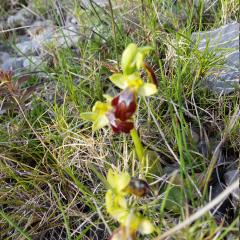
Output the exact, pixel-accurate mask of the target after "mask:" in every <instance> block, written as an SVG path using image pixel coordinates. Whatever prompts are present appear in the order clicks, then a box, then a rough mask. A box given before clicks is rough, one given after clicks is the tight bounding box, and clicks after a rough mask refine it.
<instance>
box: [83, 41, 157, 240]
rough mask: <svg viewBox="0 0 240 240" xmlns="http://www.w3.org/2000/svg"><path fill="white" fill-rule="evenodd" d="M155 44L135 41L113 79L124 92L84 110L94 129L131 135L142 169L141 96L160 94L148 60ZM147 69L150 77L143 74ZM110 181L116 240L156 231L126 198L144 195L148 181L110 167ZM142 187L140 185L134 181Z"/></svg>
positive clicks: (108, 196)
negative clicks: (140, 44) (138, 123)
mask: <svg viewBox="0 0 240 240" xmlns="http://www.w3.org/2000/svg"><path fill="white" fill-rule="evenodd" d="M150 51H151V47H137V45H136V44H134V43H131V44H129V45H128V46H127V48H126V49H125V50H124V51H123V54H122V59H121V68H122V72H121V73H114V74H113V75H112V76H110V77H109V79H110V80H111V81H112V83H113V84H114V85H116V86H117V87H118V88H120V89H121V92H120V93H119V94H118V95H116V96H114V97H111V96H108V95H104V97H105V99H106V101H105V102H100V101H97V102H96V103H95V105H94V106H93V108H92V112H85V113H81V117H82V119H84V120H87V121H91V122H92V123H93V124H92V130H93V131H97V130H99V129H101V128H103V127H105V126H110V127H111V128H112V130H113V132H114V133H126V134H130V135H131V137H132V139H133V143H134V145H135V150H136V154H137V156H138V159H139V162H140V172H141V173H143V171H144V169H145V152H144V148H143V145H142V143H141V140H140V138H139V136H138V133H137V130H136V129H135V127H134V114H135V113H136V110H137V97H138V96H142V97H148V96H151V95H153V94H155V93H157V85H156V77H155V75H154V72H153V71H152V69H151V68H150V67H149V66H148V65H147V64H146V63H145V62H144V59H145V57H146V56H147V55H148V54H149V52H150ZM142 70H145V71H146V73H147V75H148V80H150V81H151V82H145V81H144V80H143V78H142V77H141V71H142ZM107 180H108V183H109V186H110V189H109V190H108V191H107V193H106V199H105V200H106V208H107V212H108V213H109V214H110V215H111V216H112V217H113V218H114V219H115V220H117V221H118V222H119V223H120V228H119V229H117V230H116V231H115V232H114V234H113V235H112V237H111V239H112V240H120V239H121V240H127V239H136V234H137V232H140V233H143V234H149V233H152V232H153V231H154V230H155V229H154V227H153V225H152V223H151V222H150V221H149V220H148V219H146V218H144V217H143V216H142V215H141V214H140V213H139V212H137V211H135V210H134V209H133V207H132V206H130V205H129V201H127V199H126V197H127V196H129V195H131V194H133V195H135V196H138V197H142V196H143V195H144V194H145V192H146V191H147V189H148V184H147V183H146V182H145V181H144V180H141V179H137V180H136V179H135V182H134V181H133V179H132V180H131V177H130V175H129V174H128V173H126V172H123V173H117V172H113V171H112V170H109V173H108V176H107ZM136 181H137V185H138V187H139V186H141V188H136V187H135V185H134V184H136Z"/></svg>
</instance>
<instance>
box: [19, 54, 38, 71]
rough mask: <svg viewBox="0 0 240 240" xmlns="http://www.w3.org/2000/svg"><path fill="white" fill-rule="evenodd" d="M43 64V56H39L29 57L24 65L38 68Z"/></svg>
mask: <svg viewBox="0 0 240 240" xmlns="http://www.w3.org/2000/svg"><path fill="white" fill-rule="evenodd" d="M41 65H42V58H41V57H38V56H31V57H28V58H27V59H25V60H24V61H23V67H24V68H28V69H36V68H39V67H40V66H41Z"/></svg>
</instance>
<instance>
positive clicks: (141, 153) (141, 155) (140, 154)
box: [130, 128, 145, 172]
mask: <svg viewBox="0 0 240 240" xmlns="http://www.w3.org/2000/svg"><path fill="white" fill-rule="evenodd" d="M130 134H131V137H132V140H133V143H134V146H135V151H136V153H137V157H138V160H139V161H140V164H141V169H142V170H143V169H144V167H145V158H144V148H143V145H142V142H141V140H140V138H139V135H138V132H137V130H136V129H135V128H133V129H132V130H131V131H130ZM141 172H142V171H141Z"/></svg>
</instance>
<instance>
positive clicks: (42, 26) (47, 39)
mask: <svg viewBox="0 0 240 240" xmlns="http://www.w3.org/2000/svg"><path fill="white" fill-rule="evenodd" d="M29 34H30V36H31V41H32V43H31V44H30V45H29V47H27V45H26V48H24V50H25V51H26V52H28V51H30V52H31V51H32V50H34V49H35V50H37V51H39V50H40V51H44V50H45V49H46V48H47V47H48V46H53V47H55V48H67V47H74V46H76V44H77V42H78V40H79V36H80V34H79V28H78V25H77V24H74V23H68V25H67V26H65V27H62V28H57V27H56V26H55V25H54V24H53V22H51V21H38V22H35V23H34V24H33V26H32V28H30V29H29ZM22 45H23V44H22ZM21 47H22V46H21ZM23 47H24V45H23Z"/></svg>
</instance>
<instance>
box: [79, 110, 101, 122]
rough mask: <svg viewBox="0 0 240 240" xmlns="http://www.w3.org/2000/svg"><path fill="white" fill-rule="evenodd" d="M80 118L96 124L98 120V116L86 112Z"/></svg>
mask: <svg viewBox="0 0 240 240" xmlns="http://www.w3.org/2000/svg"><path fill="white" fill-rule="evenodd" d="M80 117H81V118H82V119H83V120H86V121H91V122H94V121H95V120H96V118H97V114H96V113H93V112H84V113H80Z"/></svg>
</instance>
